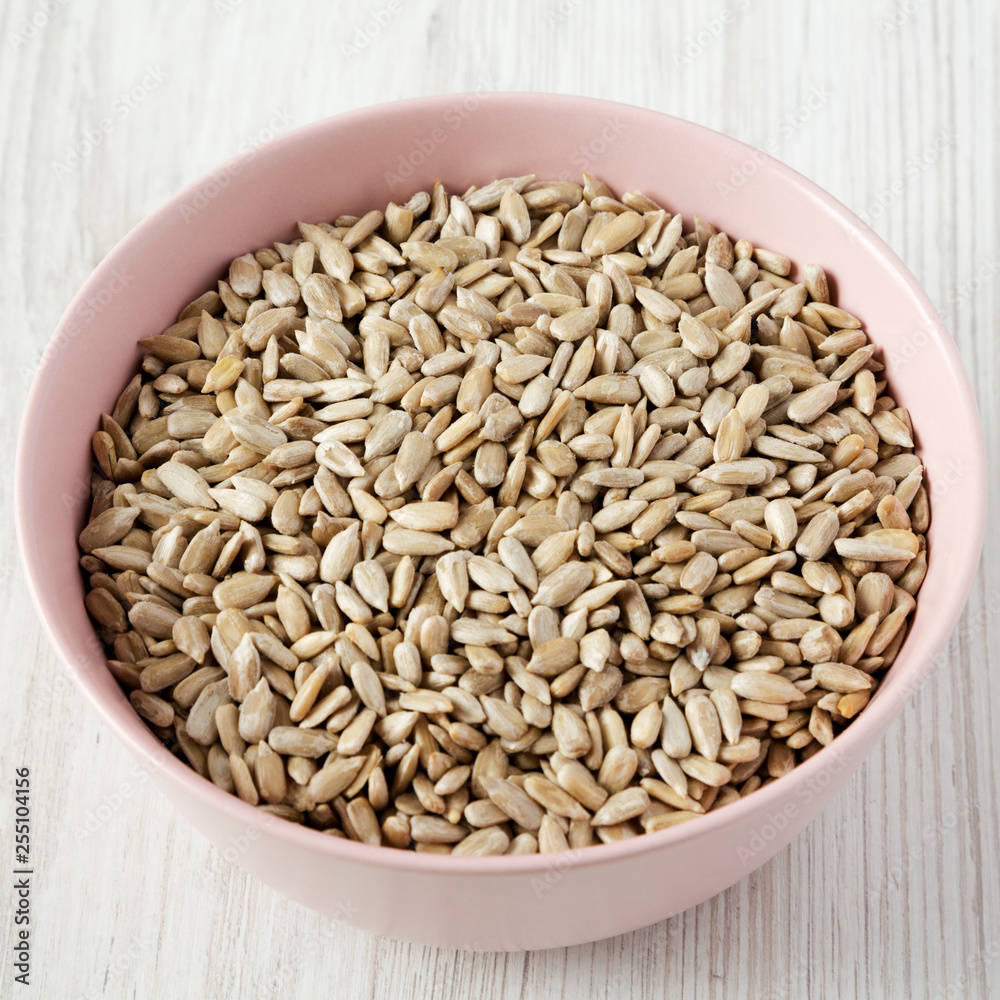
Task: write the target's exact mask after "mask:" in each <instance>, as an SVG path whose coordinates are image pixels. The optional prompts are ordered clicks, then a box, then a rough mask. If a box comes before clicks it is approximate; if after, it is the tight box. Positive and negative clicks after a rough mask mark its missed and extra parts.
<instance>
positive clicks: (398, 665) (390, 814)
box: [80, 175, 929, 855]
mask: <svg viewBox="0 0 1000 1000" xmlns="http://www.w3.org/2000/svg"><path fill="white" fill-rule="evenodd" d="M298 232H299V234H300V236H299V238H297V239H295V240H294V241H293V242H291V243H276V244H275V245H274V246H273V247H265V248H263V249H260V250H257V251H256V252H254V253H247V254H245V255H243V256H241V257H238V258H237V259H236V260H234V261H233V262H232V263H231V265H230V267H229V272H228V275H227V278H228V280H225V281H220V282H219V283H218V290H217V291H209V292H206V293H205V294H204V295H202V296H200V297H199V298H198V299H196V300H195V301H194V302H192V303H191V304H190V305H188V306H187V307H186V308H185V309H184V310H183V311H182V312H181V313H180V316H179V318H178V321H177V322H176V323H175V324H174V325H172V326H171V327H170V328H169V329H167V330H165V331H164V332H163V333H162V335H160V336H155V337H150V338H148V339H143V340H141V341H140V344H141V346H142V347H143V348H145V351H146V352H147V353H146V354H145V355H144V357H143V360H142V364H141V370H140V371H139V372H138V374H136V375H135V377H134V378H133V379H132V380H131V381H130V382H129V384H128V385H127V386H126V388H125V390H124V391H123V392H122V394H121V396H120V398H119V399H118V401H117V404H116V406H115V407H114V412H113V413H111V414H103V415H102V416H101V429H100V430H99V431H98V432H97V433H96V434H95V435H94V437H93V450H94V455H95V458H96V466H97V468H96V470H95V472H94V475H93V481H92V486H93V504H92V510H91V514H90V519H89V523H88V524H87V526H86V527H85V528H84V530H83V532H82V533H81V535H80V545H81V548H82V549H83V552H84V553H85V554H84V556H83V558H82V560H81V564H82V567H83V569H84V571H85V573H86V574H87V575H88V579H89V588H88V593H87V597H86V604H87V609H88V611H89V613H90V615H91V616H92V618H93V619H94V621H95V622H96V623H97V625H98V627H99V631H100V634H101V637H102V638H103V640H104V642H105V643H106V645H107V648H108V650H109V665H110V668H111V670H112V671H113V673H114V675H115V677H116V678H117V679H118V680H119V682H120V683H121V685H122V686H123V687H124V688H125V689H126V690H127V691H128V692H129V697H130V699H131V702H132V704H133V705H134V707H135V709H136V711H137V712H138V713H139V714H140V715H141V716H142V717H143V718H144V719H145V720H146V721H147V722H148V724H149V725H150V726H151V727H152V730H153V731H154V732H155V733H156V734H157V736H158V737H159V738H160V739H161V740H163V741H164V743H166V744H167V745H168V746H170V747H171V748H172V749H173V751H174V752H175V753H176V754H178V755H179V756H181V757H182V758H183V759H185V760H186V761H187V762H188V763H189V764H190V766H191V767H193V768H194V769H195V770H196V771H198V772H199V773H200V774H202V775H204V776H206V777H207V778H208V779H210V780H211V781H213V782H214V783H215V784H216V785H217V786H218V787H219V788H222V789H224V790H225V791H227V792H231V793H233V794H235V795H238V796H239V797H240V798H241V799H243V800H245V801H246V802H249V803H251V804H252V805H255V806H257V807H259V808H260V809H263V810H267V811H268V812H270V813H273V814H275V815H278V816H282V817H285V818H286V819H288V820H290V821H294V822H298V823H303V824H306V825H307V826H310V827H313V828H316V829H318V830H321V831H323V832H325V833H327V834H329V835H332V836H337V837H348V838H351V839H353V840H358V841H362V842H364V843H367V844H382V845H386V846H391V847H397V848H407V847H409V848H415V849H416V850H418V851H425V852H434V853H451V854H456V855H487V854H527V853H534V852H536V851H539V852H548V851H558V850H564V849H566V848H569V847H573V848H576V847H582V846H586V845H589V844H592V843H595V842H613V841H619V840H623V839H626V838H629V837H633V836H636V835H638V834H641V833H643V832H651V831H656V830H662V829H665V828H666V827H670V826H673V825H674V824H677V823H682V822H685V821H687V820H690V819H693V818H695V817H697V816H699V815H701V814H703V813H706V812H708V811H710V810H713V809H719V808H721V807H722V806H725V805H727V804H729V803H731V802H734V801H736V800H737V799H739V798H740V797H741V796H745V795H748V794H750V793H751V792H753V791H754V790H755V789H757V788H759V787H761V785H763V784H767V783H768V782H771V781H774V780H775V779H777V778H780V777H781V776H782V775H784V774H786V773H787V772H788V771H790V770H791V769H792V768H793V767H795V766H796V764H798V763H800V762H801V761H804V760H806V759H807V758H809V757H810V756H812V755H813V754H814V753H816V752H818V751H819V750H821V749H822V748H823V747H824V746H826V745H827V744H829V743H830V741H831V740H832V739H834V737H835V736H836V734H837V733H838V732H839V731H840V730H841V729H842V728H843V727H844V726H845V725H847V724H848V723H849V722H850V720H851V719H852V718H854V717H855V716H856V715H857V714H858V712H860V711H861V710H862V709H863V708H864V706H865V705H866V704H867V702H868V700H869V698H870V697H871V695H872V693H873V692H874V690H875V688H876V686H877V684H878V678H879V676H880V675H881V673H882V672H883V671H884V670H885V668H887V667H888V666H889V665H890V664H891V663H892V662H893V659H894V658H895V656H896V654H897V652H898V650H899V648H900V646H901V644H902V642H903V639H904V636H905V634H906V630H907V619H908V616H909V615H910V613H911V611H912V610H913V608H914V605H915V600H914V595H915V594H916V592H917V590H918V588H919V587H920V584H921V582H922V580H923V577H924V574H925V572H926V568H927V559H926V543H925V538H924V533H925V532H926V530H927V526H928V520H929V511H928V498H927V492H926V489H925V487H924V486H923V485H922V482H921V481H922V473H923V470H922V467H921V464H920V461H919V460H918V458H917V457H916V456H915V455H914V453H913V447H914V441H913V432H912V428H911V426H910V420H909V417H908V414H907V412H906V410H905V409H903V408H901V407H899V406H897V405H896V402H895V401H894V400H893V399H892V397H891V396H889V395H888V394H887V393H886V383H885V381H884V379H883V376H882V365H881V364H880V363H879V362H878V361H877V360H875V358H874V353H875V347H874V345H872V344H870V343H869V342H868V339H867V337H866V335H865V333H864V332H863V330H862V329H861V323H860V322H859V320H858V319H856V318H855V317H854V316H852V315H849V314H848V313H847V312H845V311H843V310H842V309H840V308H838V307H837V306H835V305H833V304H831V302H830V294H829V289H828V286H827V280H826V276H825V275H824V272H823V271H822V269H821V268H819V267H817V266H815V265H807V266H806V267H805V268H804V269H803V270H802V273H801V277H800V278H799V279H798V280H796V279H793V278H792V277H790V275H791V274H792V263H791V261H790V260H789V259H788V258H786V257H783V256H781V255H780V254H778V253H774V252H771V251H769V250H764V249H761V248H760V247H754V246H752V245H751V244H750V243H749V242H747V241H746V240H745V239H741V240H739V241H738V242H736V243H735V244H734V243H733V242H732V241H731V240H730V238H729V237H728V236H727V235H726V234H725V233H723V232H719V231H717V230H716V229H715V228H714V227H713V226H712V225H710V224H709V223H707V222H705V221H703V220H702V219H699V218H698V217H697V216H696V217H695V218H694V223H693V228H692V227H691V226H686V225H685V222H684V219H683V218H682V217H681V215H679V214H671V213H670V212H669V211H667V210H665V209H663V208H661V207H660V205H658V204H657V203H656V202H654V201H653V200H651V199H650V198H648V197H646V196H645V195H642V194H639V193H636V192H630V193H627V194H624V195H622V197H621V198H620V199H619V198H616V197H615V195H614V194H613V193H612V192H611V190H610V189H609V188H608V187H607V186H606V185H604V184H603V183H601V182H600V181H598V180H595V179H594V178H592V177H588V176H586V175H585V177H584V184H583V185H582V186H581V185H578V184H572V183H563V182H548V181H538V180H536V179H535V177H534V176H533V175H529V176H525V177H516V178H505V179H502V180H497V181H494V182H492V183H490V184H487V185H486V186H485V187H474V188H470V189H469V190H468V191H466V192H465V193H464V194H462V195H451V196H449V194H448V193H447V192H446V191H445V190H444V189H443V188H442V187H441V186H440V185H438V186H437V187H435V189H434V190H433V191H432V192H431V193H427V192H419V193H418V194H415V195H414V196H413V197H412V198H411V199H410V200H409V201H408V202H407V203H406V204H405V205H397V204H389V205H388V206H387V207H386V209H385V211H384V212H381V211H371V212H368V213H367V214H365V215H363V216H361V217H360V218H359V217H355V216H345V217H341V218H338V219H337V220H336V221H335V222H334V223H333V224H332V225H328V224H318V225H314V224H306V223H300V224H299V226H298Z"/></svg>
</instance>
